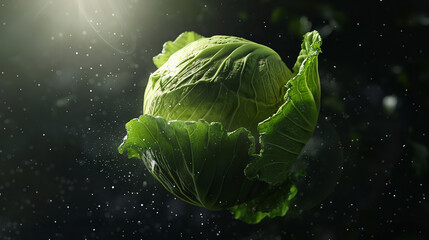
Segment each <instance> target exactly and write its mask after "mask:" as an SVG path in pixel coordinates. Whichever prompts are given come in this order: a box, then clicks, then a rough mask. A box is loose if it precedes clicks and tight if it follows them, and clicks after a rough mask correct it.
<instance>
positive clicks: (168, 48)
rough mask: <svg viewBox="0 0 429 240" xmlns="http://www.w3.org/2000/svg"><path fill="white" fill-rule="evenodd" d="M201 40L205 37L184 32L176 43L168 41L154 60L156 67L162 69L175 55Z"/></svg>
mask: <svg viewBox="0 0 429 240" xmlns="http://www.w3.org/2000/svg"><path fill="white" fill-rule="evenodd" d="M200 38H203V36H201V35H199V34H198V33H195V32H184V33H182V34H180V35H179V36H178V37H177V38H176V40H174V42H172V41H168V42H166V43H164V46H163V47H162V52H161V53H160V54H158V55H156V56H155V57H154V58H153V63H154V64H155V66H156V67H158V68H160V67H161V66H162V65H163V64H164V63H165V62H167V60H168V59H169V58H170V56H171V55H172V54H173V53H175V52H177V51H178V50H180V49H181V48H183V47H184V46H186V45H188V44H189V43H191V42H193V41H195V40H198V39H200Z"/></svg>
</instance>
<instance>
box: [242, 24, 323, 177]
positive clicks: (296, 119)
mask: <svg viewBox="0 0 429 240" xmlns="http://www.w3.org/2000/svg"><path fill="white" fill-rule="evenodd" d="M321 43H322V39H321V37H320V35H319V34H318V33H317V32H316V31H313V32H310V33H307V34H305V35H304V40H303V44H302V45H301V46H302V50H301V52H300V55H299V57H298V60H297V63H301V65H300V67H299V68H298V67H295V69H298V72H297V73H295V74H296V75H295V77H294V78H292V79H291V80H290V81H289V82H288V84H287V86H288V90H287V92H286V95H285V103H284V104H283V105H282V106H281V107H280V108H279V110H278V111H277V113H276V114H274V115H273V116H272V117H270V118H268V119H266V120H265V121H263V122H261V123H260V124H259V126H258V132H259V134H260V139H259V142H260V143H261V152H260V154H259V155H255V156H254V159H253V160H252V161H251V163H250V164H249V165H248V166H247V167H246V170H245V174H246V176H247V177H249V178H251V179H255V178H256V179H259V180H262V181H265V182H267V183H269V184H272V185H279V184H282V183H284V182H285V181H286V180H287V179H288V178H289V177H290V175H291V173H292V172H291V171H290V170H291V168H292V166H293V164H294V163H295V161H296V159H297V157H298V155H299V154H300V153H301V150H302V148H303V147H304V146H305V144H306V143H307V141H308V140H309V139H310V137H311V136H312V134H313V131H314V128H315V127H316V124H317V118H318V115H319V108H320V104H319V102H320V81H319V73H318V70H317V69H318V60H317V56H318V54H319V53H320V52H321V50H320V46H321ZM295 66H297V65H295Z"/></svg>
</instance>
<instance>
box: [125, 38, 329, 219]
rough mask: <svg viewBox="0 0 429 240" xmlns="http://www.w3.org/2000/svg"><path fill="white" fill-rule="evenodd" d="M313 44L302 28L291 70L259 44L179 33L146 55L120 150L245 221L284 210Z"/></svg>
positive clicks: (314, 114)
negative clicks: (140, 92) (146, 68)
mask: <svg viewBox="0 0 429 240" xmlns="http://www.w3.org/2000/svg"><path fill="white" fill-rule="evenodd" d="M321 44H322V40H321V37H320V35H319V34H318V32H317V31H313V32H309V33H307V34H305V35H304V39H303V43H302V45H301V51H300V53H299V56H298V58H297V61H296V63H295V65H294V66H293V68H292V71H291V70H290V69H289V68H288V67H287V66H286V65H285V64H284V62H283V61H282V60H281V58H280V56H279V55H278V54H277V53H276V52H275V51H274V50H272V49H270V48H268V47H266V46H264V45H261V44H257V43H254V42H251V41H249V40H246V39H243V38H238V37H232V36H213V37H209V38H205V37H202V36H201V35H199V34H196V33H194V32H185V33H182V34H181V35H180V36H179V37H178V38H177V39H176V40H175V41H174V42H171V41H169V42H167V43H165V44H164V48H163V50H162V53H160V54H159V55H158V56H156V57H154V59H153V61H154V64H155V65H156V66H157V67H158V69H157V70H156V71H155V72H154V73H153V74H151V76H150V77H149V81H148V84H147V87H146V90H145V94H144V103H143V115H142V116H140V117H139V118H138V119H133V120H131V121H130V122H128V123H127V124H126V129H127V135H126V137H125V138H124V141H123V142H122V144H121V145H120V146H119V148H118V149H119V152H120V153H124V152H125V151H126V152H127V154H128V157H129V158H133V157H136V158H139V159H141V160H142V161H143V163H144V164H145V166H146V167H147V169H148V171H149V172H150V173H151V174H152V175H153V176H154V177H155V178H156V179H157V180H158V181H159V182H160V183H161V184H162V185H163V186H164V187H165V189H167V190H168V191H169V192H171V193H173V194H174V195H176V196H177V197H178V198H180V199H182V200H183V201H186V202H188V203H190V204H194V205H197V206H201V207H205V208H207V209H211V210H223V209H229V210H230V211H232V212H233V213H234V214H235V217H236V218H237V219H240V220H242V221H245V222H247V223H258V222H260V221H261V220H262V219H263V218H265V217H276V216H284V215H285V214H286V213H287V211H288V210H289V204H290V201H291V199H293V197H294V196H295V195H296V194H297V192H298V189H297V187H296V183H297V181H298V179H299V178H300V177H301V176H303V175H304V173H305V169H302V167H298V166H301V165H302V164H301V165H300V164H298V163H297V158H298V156H299V155H300V153H301V151H302V149H303V147H304V146H305V144H306V143H307V141H308V140H309V139H310V137H311V136H312V134H313V131H314V128H315V126H316V123H317V119H318V115H319V108H320V82H319V74H318V59H317V57H318V54H319V53H320V52H321V49H320V46H321Z"/></svg>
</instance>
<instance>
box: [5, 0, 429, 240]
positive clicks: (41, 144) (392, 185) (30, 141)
mask: <svg viewBox="0 0 429 240" xmlns="http://www.w3.org/2000/svg"><path fill="white" fill-rule="evenodd" d="M87 2H92V3H91V4H92V5H91V4H90V3H82V1H81V3H80V4H81V5H80V8H78V5H79V4H78V3H79V1H61V0H56V1H55V0H54V1H41V0H35V1H31V2H30V1H23V0H22V1H12V0H1V1H0V4H1V5H0V239H350V240H353V239H428V238H429V234H428V230H427V227H428V226H429V225H428V220H429V219H428V217H427V216H428V214H429V202H428V197H429V196H428V195H429V190H428V186H429V184H428V182H427V180H428V168H429V162H428V161H429V159H428V158H429V157H428V156H429V151H428V142H429V140H428V135H429V131H428V127H427V122H428V120H429V118H428V117H427V116H428V114H427V113H426V111H428V109H429V100H428V97H427V94H428V91H429V55H428V52H429V44H428V39H429V7H428V5H429V4H428V3H427V2H426V1H400V2H398V1H396V2H393V1H388V0H377V1H366V2H362V1H308V0H302V1H273V0H255V1H244V0H240V1H238V0H237V1H215V0H212V1H211V0H206V1H196V0H194V1H191V0H187V1H178V0H163V1H155V0H147V1H143V0H140V1H138V0H134V1H98V5H97V4H96V3H97V1H95V0H94V1H87ZM97 7H99V8H100V9H104V10H105V11H104V12H102V13H101V14H106V13H109V14H110V12H109V11H111V12H117V13H118V14H121V15H120V17H121V18H119V17H118V18H115V19H119V20H113V22H110V24H111V28H112V29H116V31H118V32H121V31H122V33H123V34H124V39H125V40H124V41H125V43H126V44H125V45H121V44H120V43H121V42H120V41H119V42H118V41H116V40H115V38H114V36H113V35H114V33H113V31H110V32H109V30H108V29H107V30H106V29H101V30H100V28H97V27H94V23H91V22H90V21H89V19H90V18H91V17H94V16H95V15H94V11H92V10H91V9H93V8H97ZM79 9H80V11H79ZM82 9H83V11H84V12H86V15H85V16H86V17H85V16H84V17H82ZM106 9H107V10H106ZM115 21H118V22H115ZM106 24H107V23H106ZM91 26H92V27H91ZM93 27H94V28H93ZM97 29H98V30H100V31H98V32H97ZM312 29H316V30H319V32H320V33H321V35H322V38H323V41H324V43H323V45H322V50H323V53H322V55H320V58H319V71H320V76H321V83H322V109H321V115H320V118H323V119H325V120H326V121H328V122H329V123H330V124H331V125H332V126H334V128H335V130H336V132H337V133H338V136H339V138H340V140H341V143H342V147H341V148H339V149H338V151H342V154H343V158H344V159H343V164H342V166H339V167H340V168H342V174H341V176H340V177H339V179H338V182H337V184H336V185H337V186H336V188H335V191H334V192H332V193H331V194H329V195H328V197H327V198H326V199H324V200H323V201H322V202H321V203H320V204H317V205H316V206H315V207H314V208H312V209H310V210H308V211H305V212H304V213H302V214H301V215H299V216H295V217H285V218H275V219H268V220H264V221H263V222H262V223H260V224H258V225H247V224H245V223H242V222H240V221H238V220H234V219H233V216H232V215H231V214H230V213H229V212H228V211H223V212H222V211H221V212H211V211H207V210H205V209H202V208H198V207H194V206H190V205H187V204H185V203H183V202H182V201H180V200H178V199H176V198H174V196H172V195H171V194H168V193H167V191H166V190H164V189H163V188H162V186H161V185H160V184H159V183H157V182H155V180H154V179H153V177H152V176H150V175H149V174H148V173H147V171H146V170H145V168H144V166H143V164H142V163H141V161H139V160H136V159H127V158H126V157H125V156H122V155H119V153H118V152H117V150H116V148H117V146H118V145H119V144H120V143H121V141H122V138H123V136H124V135H125V129H124V124H125V123H126V122H127V121H129V120H130V119H131V118H134V117H138V116H139V115H140V114H141V112H142V100H143V99H142V98H143V92H144V88H145V85H146V83H147V78H148V76H149V74H150V73H151V72H153V71H154V70H155V66H154V65H153V64H152V62H151V61H152V57H153V56H155V55H156V54H158V53H159V52H160V51H161V47H162V44H163V43H164V42H165V41H167V40H173V39H174V38H175V37H176V36H177V35H178V34H180V33H181V32H183V31H187V30H194V31H196V32H198V33H200V34H202V35H204V36H211V35H215V34H223V35H235V36H240V37H244V38H246V39H249V40H252V41H255V42H258V43H262V44H265V45H268V46H270V47H271V48H273V49H275V50H276V51H277V52H278V53H279V54H280V55H281V56H282V58H283V59H284V61H285V62H286V64H287V65H288V66H293V63H294V62H295V59H296V56H297V54H298V52H299V50H300V42H301V36H302V34H304V33H305V32H307V31H309V30H312ZM115 36H116V35H115ZM389 99H390V100H396V105H395V104H393V105H394V107H390V108H389V106H388V105H389V104H388V103H389Z"/></svg>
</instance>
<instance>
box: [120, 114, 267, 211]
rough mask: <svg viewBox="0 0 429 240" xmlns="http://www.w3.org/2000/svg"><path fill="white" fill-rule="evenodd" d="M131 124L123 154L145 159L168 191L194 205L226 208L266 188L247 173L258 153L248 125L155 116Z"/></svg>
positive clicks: (123, 144) (128, 127) (136, 120)
mask: <svg viewBox="0 0 429 240" xmlns="http://www.w3.org/2000/svg"><path fill="white" fill-rule="evenodd" d="M126 128H127V131H128V135H127V137H126V139H124V142H123V143H122V144H121V146H120V147H119V152H120V153H123V152H124V151H125V150H126V151H127V152H128V157H129V158H132V157H137V158H140V159H142V160H143V162H144V164H145V165H146V167H147V169H148V170H149V172H151V173H152V175H153V176H154V177H155V178H156V179H158V180H159V182H161V183H162V185H163V186H164V187H165V188H166V189H167V190H168V191H170V192H171V193H173V194H174V195H176V196H178V197H179V198H181V199H182V200H184V201H186V202H188V203H191V204H194V205H198V206H202V207H205V208H208V209H212V210H216V209H226V208H228V207H231V206H234V205H236V204H239V203H242V202H243V201H246V200H248V199H251V198H252V196H253V195H255V193H258V192H259V191H260V190H261V189H262V188H263V187H264V186H265V184H263V183H262V182H256V181H250V180H249V179H247V178H246V177H245V176H244V174H243V169H244V167H245V166H246V164H247V163H248V160H249V153H253V152H254V138H253V136H252V135H251V134H250V132H249V131H247V130H246V129H244V128H240V129H237V130H236V131H233V132H226V131H225V129H224V128H223V126H222V124H220V123H217V122H215V123H210V124H209V123H207V122H206V121H204V120H199V121H196V122H183V121H169V122H168V121H166V120H165V119H163V118H160V117H156V118H155V117H153V116H150V115H142V116H140V118H139V119H134V120H131V121H130V122H128V123H127V125H126ZM246 160H247V161H246Z"/></svg>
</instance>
